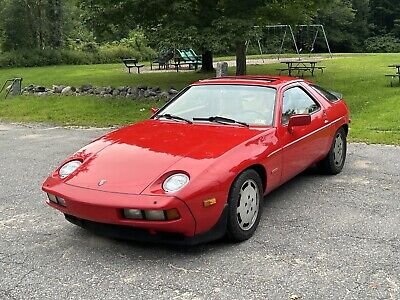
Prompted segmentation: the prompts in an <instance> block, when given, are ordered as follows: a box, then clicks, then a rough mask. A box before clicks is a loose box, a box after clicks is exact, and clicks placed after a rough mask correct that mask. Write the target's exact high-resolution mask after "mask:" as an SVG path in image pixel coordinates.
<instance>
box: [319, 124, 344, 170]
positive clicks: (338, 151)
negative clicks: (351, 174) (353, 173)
mask: <svg viewBox="0 0 400 300" xmlns="http://www.w3.org/2000/svg"><path fill="white" fill-rule="evenodd" d="M346 154H347V137H346V131H345V130H344V128H340V129H339V130H338V131H337V132H336V134H335V137H334V139H333V142H332V146H331V149H330V150H329V153H328V155H327V156H326V157H325V158H324V159H323V160H321V161H320V162H319V163H318V168H319V169H320V170H321V171H322V172H323V173H325V174H329V175H336V174H339V173H340V172H341V171H342V170H343V166H344V163H345V161H346Z"/></svg>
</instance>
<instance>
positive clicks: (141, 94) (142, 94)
mask: <svg viewBox="0 0 400 300" xmlns="http://www.w3.org/2000/svg"><path fill="white" fill-rule="evenodd" d="M143 97H144V90H139V91H138V95H137V98H139V99H140V98H143Z"/></svg>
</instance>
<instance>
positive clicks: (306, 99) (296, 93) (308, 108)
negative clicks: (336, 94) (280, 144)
mask: <svg viewBox="0 0 400 300" xmlns="http://www.w3.org/2000/svg"><path fill="white" fill-rule="evenodd" d="M319 109H320V106H319V104H318V103H316V102H315V101H314V100H313V99H312V98H311V97H310V96H309V95H308V94H307V93H306V92H305V91H304V90H303V89H301V88H299V87H293V88H290V89H288V90H286V91H285V92H284V93H283V107H282V124H283V125H285V124H287V123H288V122H289V118H290V116H291V115H298V114H312V113H314V112H316V111H318V110H319Z"/></svg>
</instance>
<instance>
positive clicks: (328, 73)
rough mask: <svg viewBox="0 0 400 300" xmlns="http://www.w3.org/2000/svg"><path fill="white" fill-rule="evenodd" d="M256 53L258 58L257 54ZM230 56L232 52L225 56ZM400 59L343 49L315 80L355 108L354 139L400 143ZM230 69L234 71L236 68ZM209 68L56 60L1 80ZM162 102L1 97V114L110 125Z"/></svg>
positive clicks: (150, 81) (108, 78)
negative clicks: (138, 67)
mask: <svg viewBox="0 0 400 300" xmlns="http://www.w3.org/2000/svg"><path fill="white" fill-rule="evenodd" d="M252 58H259V56H255V57H252ZM222 59H225V60H229V59H233V58H232V57H225V58H222ZM393 63H400V54H367V55H353V54H352V55H338V56H335V58H334V59H326V60H324V61H323V62H322V63H321V64H323V65H324V66H326V67H327V68H326V70H325V72H324V74H321V73H320V72H317V74H316V76H315V77H311V76H307V79H311V80H313V81H316V82H317V83H319V84H321V85H323V86H324V87H326V88H328V89H331V90H334V91H337V92H340V93H342V94H343V95H344V97H345V99H346V102H347V103H348V105H349V107H350V109H351V115H352V124H351V135H350V138H351V140H352V141H363V142H370V143H386V144H400V121H399V116H400V86H398V83H397V85H395V86H394V87H390V80H389V79H388V78H385V76H384V75H385V74H390V73H391V72H394V70H391V69H389V68H388V65H390V64H393ZM279 67H281V66H280V64H279V63H278V64H273V65H258V66H249V67H248V72H249V73H250V74H277V71H276V69H277V68H279ZM230 72H231V73H232V74H233V72H234V69H233V68H231V69H230ZM212 76H214V74H210V73H196V72H189V73H188V72H181V73H174V72H172V73H146V74H140V75H138V74H128V73H127V72H126V70H125V69H124V67H123V65H122V64H113V65H89V66H52V67H42V68H18V69H3V70H2V71H1V73H0V80H2V81H4V80H5V79H9V78H13V77H23V78H24V84H25V85H27V84H30V83H34V84H42V85H45V86H51V85H53V84H64V85H67V84H68V85H75V86H80V85H82V84H86V83H90V84H93V85H96V86H114V87H118V86H137V85H148V86H153V87H156V86H159V87H161V88H164V89H167V88H170V87H175V88H178V89H180V88H183V87H184V86H186V85H187V84H190V83H191V82H193V81H196V80H198V79H203V78H207V77H212ZM155 105H158V106H160V105H161V104H160V103H154V102H148V101H132V100H115V99H114V100H113V99H107V100H105V99H101V98H96V97H90V96H84V97H71V96H69V97H66V96H62V97H61V96H58V97H57V96H51V97H40V98H39V97H30V96H29V97H17V98H13V99H9V100H0V120H3V121H18V122H47V123H54V124H61V125H85V126H101V127H103V126H110V125H124V124H127V123H132V122H135V121H138V120H141V119H144V118H147V117H148V116H149V108H150V107H151V106H155Z"/></svg>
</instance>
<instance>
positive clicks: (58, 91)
mask: <svg viewBox="0 0 400 300" xmlns="http://www.w3.org/2000/svg"><path fill="white" fill-rule="evenodd" d="M64 88H65V86H63V85H53V91H54V93H55V94H61V92H62V90H63V89H64Z"/></svg>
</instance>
